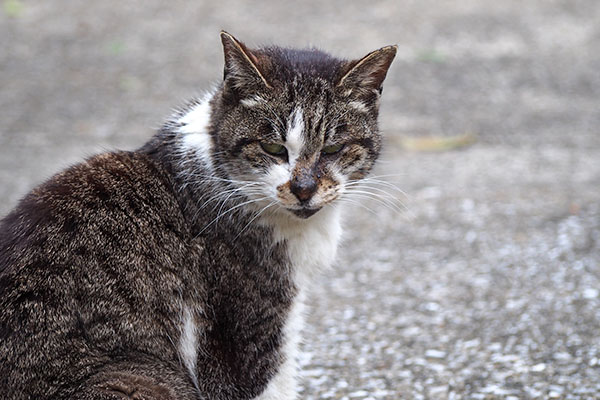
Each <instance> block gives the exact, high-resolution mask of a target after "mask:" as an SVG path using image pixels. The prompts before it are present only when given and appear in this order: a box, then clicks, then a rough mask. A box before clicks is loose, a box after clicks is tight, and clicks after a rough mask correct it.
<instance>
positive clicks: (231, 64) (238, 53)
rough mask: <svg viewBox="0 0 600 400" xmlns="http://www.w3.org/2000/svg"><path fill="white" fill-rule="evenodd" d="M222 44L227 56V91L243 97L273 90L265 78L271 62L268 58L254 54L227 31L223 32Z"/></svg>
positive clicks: (224, 76) (225, 75)
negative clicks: (262, 90)
mask: <svg viewBox="0 0 600 400" xmlns="http://www.w3.org/2000/svg"><path fill="white" fill-rule="evenodd" d="M221 42H222V43H223V53H224V55H225V69H224V73H223V81H224V85H225V89H226V90H227V91H233V92H235V93H236V94H238V95H240V96H243V95H248V94H251V93H253V92H256V91H257V90H260V89H265V88H271V84H270V83H269V82H268V81H267V79H266V78H265V71H266V70H268V67H269V65H270V62H271V61H270V60H269V58H268V57H267V56H265V55H264V54H261V53H258V52H256V53H255V52H253V51H252V50H250V49H248V48H247V47H246V46H245V45H244V44H243V43H242V42H240V41H239V40H237V39H236V38H235V37H233V36H232V35H230V34H229V33H227V32H225V31H221Z"/></svg>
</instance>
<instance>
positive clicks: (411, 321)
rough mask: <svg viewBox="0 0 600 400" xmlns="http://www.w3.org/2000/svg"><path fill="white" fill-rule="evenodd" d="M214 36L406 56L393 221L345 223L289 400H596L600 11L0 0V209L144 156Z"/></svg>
mask: <svg viewBox="0 0 600 400" xmlns="http://www.w3.org/2000/svg"><path fill="white" fill-rule="evenodd" d="M222 28H224V29H227V30H229V31H230V32H232V33H234V34H235V35H237V36H238V37H240V38H242V39H243V40H245V41H247V42H248V43H249V44H260V43H278V44H286V45H293V46H305V45H309V44H311V45H317V46H319V47H322V48H325V49H328V50H331V51H332V52H333V53H335V54H337V55H342V56H348V57H359V56H362V55H363V54H365V53H366V52H367V51H370V50H372V49H374V48H377V47H380V46H383V45H387V44H391V43H398V44H399V52H398V58H397V61H396V62H395V65H393V68H392V71H391V73H390V75H389V78H388V81H387V85H386V89H385V93H384V99H383V107H382V118H381V120H382V127H383V130H384V131H385V133H386V135H387V145H386V151H385V153H386V154H385V157H384V160H383V161H382V163H381V164H380V166H379V169H378V171H377V172H376V173H377V174H380V175H388V174H392V175H394V176H391V177H386V178H385V179H387V180H388V181H391V182H393V183H395V184H396V185H398V187H400V188H401V189H402V190H403V191H404V192H405V193H406V195H400V194H397V193H396V192H395V191H393V190H390V193H391V194H392V195H394V196H395V197H394V198H395V199H396V200H399V201H402V202H403V203H404V204H405V205H406V207H407V209H408V211H405V212H397V211H394V210H393V209H392V207H385V206H383V205H381V204H378V202H377V201H369V202H365V203H364V206H365V207H367V208H369V209H371V210H372V211H369V210H366V209H364V208H360V207H358V208H353V209H351V210H350V212H349V214H350V216H349V218H348V220H347V223H346V225H347V229H346V232H347V235H346V243H345V246H344V247H343V248H342V249H341V251H340V257H339V261H338V263H337V265H336V267H335V268H334V269H333V270H331V271H328V272H327V273H326V274H325V276H324V279H322V280H321V281H319V282H318V283H317V284H316V286H315V288H314V290H313V296H312V301H311V308H310V313H309V318H308V321H309V327H308V328H307V332H306V344H305V345H304V349H305V355H304V356H303V358H302V364H303V366H304V371H303V376H304V384H303V393H302V396H301V397H302V398H303V399H329V398H331V399H348V400H350V399H400V398H402V399H404V398H406V399H463V398H464V399H546V398H560V399H594V398H600V128H599V126H600V107H599V101H598V100H599V99H600V2H598V1H596V0H564V1H559V0H554V1H542V0H539V1H533V0H532V1H527V2H524V1H517V0H503V1H501V2H492V1H486V0H461V1H456V2H450V1H435V0H422V1H408V0H407V1H395V2H392V1H372V2H360V1H357V0H348V1H342V0H335V1H328V2H321V1H316V0H310V1H305V2H293V1H290V0H283V1H278V2H272V3H262V4H257V3H255V2H242V1H233V0H224V1H220V2H214V3H213V2H201V1H196V2H191V1H190V2H185V1H181V0H174V1H170V2H166V1H158V0H149V1H144V2H141V1H138V2H135V1H131V2H119V1H114V0H106V1H102V2H90V1H83V0H77V1H71V0H54V1H51V2H50V1H40V0H37V1H33V0H32V1H17V0H8V1H4V2H3V11H2V12H1V13H0V46H1V47H0V188H1V189H0V212H1V213H2V214H4V213H6V212H7V211H8V210H9V209H10V208H11V207H13V206H14V205H15V203H16V201H17V199H18V198H19V197H20V196H22V195H23V194H24V193H26V192H27V191H28V190H29V189H30V188H31V187H32V186H33V185H35V184H37V183H39V182H41V181H42V180H44V179H45V178H47V177H49V176H51V175H52V174H53V173H55V172H57V171H58V170H60V169H61V168H63V167H65V166H67V165H69V164H70V163H72V162H75V161H78V160H81V159H82V157H84V156H86V155H89V154H92V153H94V152H97V151H99V150H102V149H113V148H125V149H132V148H135V147H137V146H139V145H141V144H142V143H143V142H144V141H145V140H146V139H147V138H148V137H149V136H150V135H151V134H152V129H153V128H155V127H157V126H159V125H160V123H161V121H162V119H163V117H164V116H166V115H168V114H169V112H170V109H171V108H173V107H174V106H176V105H178V104H180V103H182V101H183V100H184V99H186V98H188V97H190V96H192V95H195V94H198V93H201V92H202V90H204V89H206V88H208V87H210V85H211V84H212V83H213V82H215V81H216V80H218V79H219V78H220V76H221V68H222V61H221V60H222V56H221V49H220V43H219V39H218V31H219V29H222ZM467 132H469V133H474V134H476V135H477V136H478V141H477V143H475V144H474V145H473V146H471V147H468V148H462V149H454V150H451V151H447V152H409V151H406V150H403V148H402V146H401V144H402V138H403V137H405V136H411V137H425V136H429V135H435V136H454V135H457V134H463V133H467Z"/></svg>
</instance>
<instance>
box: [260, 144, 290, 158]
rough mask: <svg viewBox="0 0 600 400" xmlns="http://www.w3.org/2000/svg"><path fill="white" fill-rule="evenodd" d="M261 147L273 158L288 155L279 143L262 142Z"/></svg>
mask: <svg viewBox="0 0 600 400" xmlns="http://www.w3.org/2000/svg"><path fill="white" fill-rule="evenodd" d="M260 147H261V148H262V149H263V150H264V151H265V152H267V153H269V154H271V155H272V156H284V155H285V154H286V153H287V150H286V149H285V146H283V145H281V144H277V143H267V142H260Z"/></svg>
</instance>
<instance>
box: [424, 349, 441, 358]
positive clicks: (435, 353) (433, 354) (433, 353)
mask: <svg viewBox="0 0 600 400" xmlns="http://www.w3.org/2000/svg"><path fill="white" fill-rule="evenodd" d="M425 357H427V358H434V359H436V360H441V359H444V358H446V352H445V351H441V350H434V349H430V350H427V351H426V352H425Z"/></svg>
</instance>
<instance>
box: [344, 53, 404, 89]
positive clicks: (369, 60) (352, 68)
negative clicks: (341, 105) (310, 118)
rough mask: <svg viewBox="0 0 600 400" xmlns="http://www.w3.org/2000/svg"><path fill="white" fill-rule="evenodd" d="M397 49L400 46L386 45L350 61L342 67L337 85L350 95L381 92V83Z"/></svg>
mask: <svg viewBox="0 0 600 400" xmlns="http://www.w3.org/2000/svg"><path fill="white" fill-rule="evenodd" d="M397 50H398V46H386V47H382V48H381V49H379V50H375V51H372V52H371V53H369V54H367V55H366V56H364V57H363V58H361V59H359V60H354V61H350V62H348V63H347V64H346V66H345V68H343V69H342V74H341V75H342V76H341V78H340V79H339V81H338V83H337V87H338V88H342V89H345V92H346V93H348V94H349V95H360V94H361V93H362V94H367V95H368V94H372V93H373V92H378V93H381V87H382V86H381V85H382V84H383V81H384V79H385V77H386V75H387V72H388V69H389V68H390V65H391V64H392V61H393V60H394V57H395V56H396V51H397Z"/></svg>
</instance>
